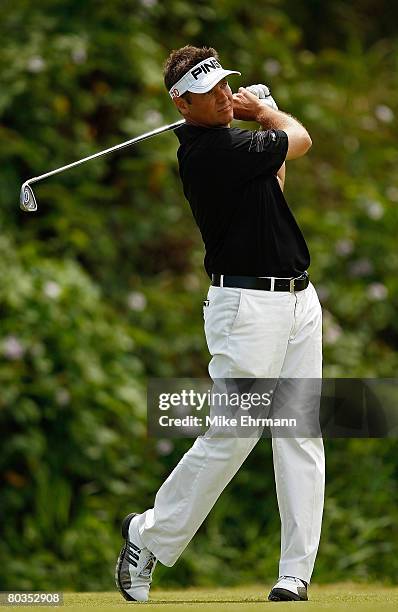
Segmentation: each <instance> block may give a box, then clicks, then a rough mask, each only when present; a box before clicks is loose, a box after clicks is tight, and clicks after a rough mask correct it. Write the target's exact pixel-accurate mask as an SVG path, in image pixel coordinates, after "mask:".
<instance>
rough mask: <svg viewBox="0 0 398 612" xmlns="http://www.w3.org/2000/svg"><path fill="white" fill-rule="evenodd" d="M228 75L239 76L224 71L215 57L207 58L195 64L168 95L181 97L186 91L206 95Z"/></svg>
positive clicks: (231, 71) (235, 72)
mask: <svg viewBox="0 0 398 612" xmlns="http://www.w3.org/2000/svg"><path fill="white" fill-rule="evenodd" d="M229 74H240V72H238V71H237V70H224V68H223V67H222V66H221V64H220V62H219V61H218V60H216V58H215V57H208V58H207V59H205V60H202V61H201V62H199V64H196V66H194V67H193V68H191V69H190V70H189V71H188V72H187V73H186V74H184V76H183V77H181V79H180V80H179V81H177V83H176V84H175V85H173V87H172V88H171V89H170V91H169V94H170V96H171V97H172V98H178V97H179V96H182V94H184V93H185V92H186V91H192V92H193V93H206V92H207V91H210V89H212V88H213V87H214V85H217V83H218V82H219V81H221V79H224V78H225V77H226V76H228V75H229Z"/></svg>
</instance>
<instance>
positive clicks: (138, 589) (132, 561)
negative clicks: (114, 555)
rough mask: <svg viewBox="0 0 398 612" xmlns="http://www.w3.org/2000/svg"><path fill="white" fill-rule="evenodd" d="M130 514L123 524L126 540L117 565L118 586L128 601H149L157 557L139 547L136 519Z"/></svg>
mask: <svg viewBox="0 0 398 612" xmlns="http://www.w3.org/2000/svg"><path fill="white" fill-rule="evenodd" d="M136 516H138V514H137V513H136V512H134V513H132V514H128V515H127V516H126V518H125V519H124V520H123V523H122V536H123V538H124V539H125V543H124V546H123V548H122V550H121V551H120V555H119V558H118V560H117V563H116V570H115V580H116V586H117V588H118V589H119V591H120V592H121V594H122V595H123V597H124V598H125V599H127V601H140V602H144V601H148V597H149V589H150V587H151V582H152V574H153V570H154V569H155V565H156V563H157V559H156V557H155V555H153V554H152V553H151V551H150V550H148V549H147V548H145V547H142V545H141V546H139V545H138V543H139V542H140V537H139V534H138V530H137V527H136V521H134V517H136Z"/></svg>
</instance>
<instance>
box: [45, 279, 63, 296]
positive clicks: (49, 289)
mask: <svg viewBox="0 0 398 612" xmlns="http://www.w3.org/2000/svg"><path fill="white" fill-rule="evenodd" d="M43 291H44V294H45V295H46V296H47V297H49V298H52V299H54V300H55V299H57V297H58V296H59V294H60V293H61V287H60V286H59V285H58V283H55V282H54V281H48V282H47V283H46V284H45V285H44V287H43Z"/></svg>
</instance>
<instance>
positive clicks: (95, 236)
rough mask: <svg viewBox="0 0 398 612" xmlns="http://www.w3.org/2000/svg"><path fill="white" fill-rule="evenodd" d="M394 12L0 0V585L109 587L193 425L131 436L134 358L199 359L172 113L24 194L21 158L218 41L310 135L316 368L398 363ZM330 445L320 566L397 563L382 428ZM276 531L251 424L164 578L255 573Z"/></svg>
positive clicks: (69, 151)
mask: <svg viewBox="0 0 398 612" xmlns="http://www.w3.org/2000/svg"><path fill="white" fill-rule="evenodd" d="M326 5H327V6H326ZM395 13H396V8H395V6H394V4H393V3H388V2H377V3H376V2H375V1H373V0H372V1H370V2H369V1H366V2H365V1H360V2H356V3H353V4H352V3H342V2H339V1H337V0H336V1H333V2H329V3H323V2H316V1H314V2H292V1H291V0H273V1H269V2H259V3H255V4H247V5H244V3H242V2H237V1H236V0H222V1H219V2H215V1H213V0H203V1H201V2H196V3H186V2H182V1H181V0H168V1H165V2H160V1H156V0H141V1H140V2H139V1H138V0H136V1H134V0H128V1H126V0H113V1H112V2H104V1H102V0H101V1H96V2H94V1H93V0H88V1H86V2H78V1H77V0H40V2H38V3H32V2H28V1H27V0H14V2H11V1H10V0H5V1H3V2H2V3H1V5H0V33H1V34H2V37H1V40H2V44H1V48H0V80H1V83H0V143H1V146H0V162H1V172H0V278H1V283H0V312H1V318H0V383H1V394H0V423H1V432H2V446H1V449H2V450H1V453H0V478H1V481H2V493H1V504H0V512H1V517H0V520H1V525H2V538H1V543H0V552H1V557H2V560H3V561H4V562H3V565H2V568H3V569H2V578H1V585H0V586H1V588H3V589H7V588H10V589H11V588H19V589H24V588H26V589H28V588H37V589H46V588H69V589H88V590H95V589H98V590H101V589H111V588H112V581H113V578H112V573H113V563H114V559H115V556H116V554H117V552H118V546H119V543H120V537H119V534H118V529H119V521H120V518H121V517H123V516H124V514H125V513H126V512H128V511H131V510H133V509H135V508H137V510H143V509H145V508H146V507H148V506H149V505H150V504H151V503H152V501H153V495H154V493H155V491H156V489H157V488H158V486H159V485H160V484H161V482H162V480H163V479H164V477H165V476H166V475H167V474H168V473H169V472H170V470H171V469H172V468H173V466H174V465H175V463H176V462H177V461H178V460H179V458H180V456H181V453H182V452H183V451H184V450H186V449H187V448H188V447H189V446H190V444H191V442H190V441H179V442H178V443H176V444H174V443H171V442H169V441H162V440H160V441H154V440H148V439H147V438H146V433H145V393H144V390H145V384H146V380H147V378H148V377H149V376H157V377H162V376H164V377H169V376H176V377H184V376H190V377H191V376H201V375H205V374H206V368H207V360H208V354H207V350H206V347H205V342H204V337H203V330H202V319H201V303H202V299H203V296H204V294H205V292H206V289H207V284H208V280H207V278H206V276H205V274H204V272H203V269H202V258H203V253H202V245H201V240H200V234H199V232H198V230H197V229H196V228H195V226H194V223H193V220H192V218H191V214H190V211H189V208H188V206H187V204H186V202H184V198H183V194H182V190H181V186H180V183H179V177H178V170H177V165H176V159H175V152H176V148H177V140H176V138H175V136H174V135H173V134H164V135H162V136H159V137H157V138H156V140H151V141H148V142H145V143H142V144H141V145H139V146H137V147H135V148H131V149H127V150H124V151H123V152H121V153H118V154H115V155H112V156H109V157H106V158H101V159H99V160H97V161H95V162H90V163H88V164H84V165H83V166H81V167H79V168H76V169H74V170H73V171H70V172H68V173H64V174H61V175H59V176H55V177H52V178H51V179H49V180H48V181H45V182H43V183H39V184H38V185H37V187H36V189H35V192H36V195H37V199H38V203H39V211H38V213H37V214H35V215H27V214H26V213H23V212H21V211H19V209H18V194H19V189H20V185H21V183H22V182H23V180H25V179H27V178H29V177H31V176H35V175H38V174H41V173H43V172H45V171H47V170H50V169H52V168H55V167H58V166H61V165H64V164H66V163H68V162H69V161H73V160H75V159H78V158H80V157H83V156H86V155H89V154H90V153H93V152H95V151H97V150H100V149H103V148H105V147H108V146H112V145H113V144H116V143H118V142H121V141H123V140H127V139H128V138H131V137H133V136H134V135H136V134H139V133H141V132H143V131H146V130H150V129H152V128H154V127H157V126H159V125H162V124H163V123H168V122H171V121H174V120H176V119H177V118H178V115H177V113H176V111H175V109H174V107H173V105H172V104H171V103H170V100H169V98H168V96H167V92H166V91H165V89H164V86H163V83H162V75H161V66H162V64H163V62H164V60H165V58H166V57H167V54H168V53H169V51H170V50H171V49H173V48H177V47H179V46H182V45H184V44H186V43H187V42H191V43H193V44H199V45H202V44H208V45H212V46H215V47H216V48H218V49H219V51H220V54H221V57H222V60H223V63H224V64H225V65H229V66H231V67H233V68H234V67H237V68H238V69H240V70H241V71H242V74H243V77H242V80H241V81H239V79H237V78H236V77H233V79H234V80H232V79H231V84H232V86H233V87H235V89H236V88H237V87H238V85H239V84H241V83H242V84H250V83H253V82H254V83H257V82H266V83H268V84H270V85H271V87H272V91H273V94H274V96H275V98H276V100H277V102H278V104H279V106H280V108H281V109H283V110H286V111H287V112H289V113H291V114H293V115H294V116H297V117H298V118H299V119H300V121H302V122H303V124H304V125H305V126H306V127H307V128H308V130H309V132H310V134H311V136H312V140H313V147H312V149H311V152H310V153H309V155H307V156H306V157H304V158H303V159H300V160H297V161H295V162H292V163H288V164H287V179H286V196H287V200H288V202H289V203H290V205H291V207H292V209H293V210H294V212H295V214H296V216H297V218H298V220H299V222H300V225H301V226H302V228H303V230H304V233H305V236H306V239H307V241H308V243H309V246H310V250H311V253H312V264H311V270H310V271H311V274H312V278H313V279H314V283H315V285H316V287H317V290H318V292H319V295H320V298H321V302H322V304H323V307H324V338H325V343H324V346H325V351H324V355H325V367H324V374H325V375H326V376H350V377H353V376H371V377H377V376H380V377H387V376H391V377H392V376H395V373H396V369H397V365H398V358H397V344H398V323H397V317H396V309H397V306H398V280H397V274H396V270H397V267H398V256H397V254H396V235H397V231H398V220H397V219H398V217H397V214H396V205H397V203H398V182H397V174H396V167H397V161H398V154H397V148H396V142H395V141H396V126H397V119H396V118H397V113H398V93H397V92H398V87H397V74H398V70H397V68H398V65H397V57H398V54H397V47H398V45H397V40H396V35H395V32H394V29H393V28H394V24H395V23H396V18H397V15H396V14H395ZM375 15H378V18H377V19H375V18H374V17H375ZM314 24H316V27H314ZM225 180H228V177H225ZM327 466H328V475H327V490H326V506H325V520H324V531H323V536H322V542H321V549H320V553H319V558H318V562H317V566H316V575H315V578H316V579H318V580H336V579H345V578H347V573H348V575H349V576H350V577H355V578H359V579H364V580H365V579H375V580H376V579H377V580H379V579H386V580H394V579H396V576H397V570H398V568H397V561H396V558H397V555H396V549H397V542H398V537H397V527H396V526H397V524H398V516H397V503H396V502H397V484H396V483H397V476H398V473H397V470H398V463H397V458H396V443H395V442H394V441H388V443H387V441H372V442H370V441H363V440H351V441H339V442H337V441H333V442H329V443H328V444H327ZM257 500H261V503H257ZM248 518H250V520H248ZM215 551H217V553H215ZM278 552H279V517H278V514H277V506H276V500H275V494H274V484H273V474H272V466H271V451H270V446H269V444H267V443H261V444H259V445H258V446H257V448H256V449H255V450H254V451H253V453H252V455H251V456H250V457H249V459H248V460H247V468H246V469H243V470H241V471H240V472H239V474H238V475H237V476H236V478H235V479H234V481H233V482H232V483H231V485H229V487H228V488H227V490H226V491H225V493H224V494H223V496H222V497H221V498H220V500H219V501H218V502H217V504H216V506H215V508H214V510H213V512H212V513H211V514H210V516H209V517H208V519H207V521H206V522H205V524H204V525H203V526H202V528H201V529H200V531H199V533H198V535H197V537H196V538H195V540H194V542H193V543H192V545H191V546H190V547H189V548H188V550H187V551H186V553H185V554H184V556H183V558H182V560H181V561H180V562H179V563H178V565H177V566H175V567H174V568H172V569H165V568H161V567H160V568H159V570H158V571H157V574H156V576H157V577H156V580H157V581H158V583H162V584H164V585H170V584H188V583H197V584H211V583H214V582H215V581H217V582H218V583H219V582H220V581H222V582H224V583H226V584H232V583H234V582H236V581H237V580H244V581H252V580H255V579H258V580H264V578H265V577H266V578H267V579H268V578H269V577H270V575H272V576H274V575H275V572H276V563H277V559H278Z"/></svg>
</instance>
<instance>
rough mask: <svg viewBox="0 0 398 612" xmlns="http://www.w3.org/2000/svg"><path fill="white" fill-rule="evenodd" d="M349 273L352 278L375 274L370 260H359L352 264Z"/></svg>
mask: <svg viewBox="0 0 398 612" xmlns="http://www.w3.org/2000/svg"><path fill="white" fill-rule="evenodd" d="M349 272H350V275H351V276H367V275H368V274H370V273H371V272H373V265H372V262H371V261H370V260H369V259H365V258H363V259H357V260H356V261H353V262H352V263H351V264H350V267H349Z"/></svg>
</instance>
